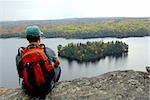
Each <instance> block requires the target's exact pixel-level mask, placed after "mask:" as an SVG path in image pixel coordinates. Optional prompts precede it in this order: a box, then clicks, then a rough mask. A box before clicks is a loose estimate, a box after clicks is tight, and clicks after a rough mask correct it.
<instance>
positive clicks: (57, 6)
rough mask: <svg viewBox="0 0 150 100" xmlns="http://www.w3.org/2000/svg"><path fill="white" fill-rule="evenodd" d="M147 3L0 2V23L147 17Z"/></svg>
mask: <svg viewBox="0 0 150 100" xmlns="http://www.w3.org/2000/svg"><path fill="white" fill-rule="evenodd" d="M149 4H150V3H149V0H0V20H29V19H31V20H34V19H35V20H37V19H61V18H72V17H150V13H149V9H150V6H149Z"/></svg>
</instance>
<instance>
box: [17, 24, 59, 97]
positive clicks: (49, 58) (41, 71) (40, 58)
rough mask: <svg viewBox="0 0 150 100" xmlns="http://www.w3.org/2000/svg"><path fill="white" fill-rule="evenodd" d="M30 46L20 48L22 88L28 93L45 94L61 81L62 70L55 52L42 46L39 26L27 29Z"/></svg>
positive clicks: (19, 60)
mask: <svg viewBox="0 0 150 100" xmlns="http://www.w3.org/2000/svg"><path fill="white" fill-rule="evenodd" d="M26 35H27V36H26V37H27V40H28V41H29V45H28V46H27V47H26V48H23V47H21V48H19V49H18V54H17V56H16V65H17V69H18V75H19V78H22V79H23V82H22V86H23V88H24V89H25V90H27V91H28V93H29V92H30V93H32V94H38V95H39V94H40V95H41V94H45V93H46V92H48V91H49V90H51V89H52V88H53V87H54V83H55V82H57V81H58V80H59V77H60V74H61V69H60V67H59V64H60V62H59V60H58V59H57V57H56V55H55V53H54V51H53V50H51V49H49V48H48V47H45V45H44V44H40V36H41V31H40V29H39V28H38V26H29V27H27V28H26Z"/></svg>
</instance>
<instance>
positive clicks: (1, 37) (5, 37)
mask: <svg viewBox="0 0 150 100" xmlns="http://www.w3.org/2000/svg"><path fill="white" fill-rule="evenodd" d="M148 36H150V34H149V35H144V36H124V37H115V36H105V37H87V38H80V37H77V38H65V37H44V38H64V39H93V38H118V39H122V38H130V37H133V38H134V37H148ZM9 38H26V37H20V36H1V35H0V39H9Z"/></svg>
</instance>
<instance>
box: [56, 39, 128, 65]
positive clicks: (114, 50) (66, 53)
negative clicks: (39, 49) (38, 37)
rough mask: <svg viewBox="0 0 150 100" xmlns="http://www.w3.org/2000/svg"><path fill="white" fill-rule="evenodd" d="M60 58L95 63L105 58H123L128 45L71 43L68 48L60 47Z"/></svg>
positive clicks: (117, 42)
mask: <svg viewBox="0 0 150 100" xmlns="http://www.w3.org/2000/svg"><path fill="white" fill-rule="evenodd" d="M57 48H58V56H60V57H64V58H67V59H69V60H77V61H80V62H82V61H95V60H99V59H100V58H103V57H105V56H121V55H126V54H127V53H128V45H127V44H126V43H123V42H121V41H115V42H114V41H111V42H107V43H104V42H103V41H95V42H89V41H88V42H87V43H86V44H84V43H77V44H73V43H69V44H68V45H66V46H64V47H63V46H62V45H58V47H57Z"/></svg>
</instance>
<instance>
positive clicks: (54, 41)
mask: <svg viewBox="0 0 150 100" xmlns="http://www.w3.org/2000/svg"><path fill="white" fill-rule="evenodd" d="M100 40H103V41H104V42H107V41H116V40H119V41H123V42H125V43H127V44H128V45H129V52H128V55H127V56H121V57H117V58H116V57H105V58H103V59H100V60H99V61H96V62H87V63H78V62H77V61H68V60H67V59H64V58H61V57H59V59H60V61H61V68H62V74H61V78H60V80H72V79H76V78H81V77H92V76H96V75H101V74H103V73H106V72H109V71H114V70H127V69H133V70H137V71H145V66H148V65H150V52H149V51H150V37H130V38H122V39H118V38H94V39H63V38H49V39H42V43H44V44H45V45H46V46H47V47H49V48H51V49H53V50H54V51H55V53H57V46H58V45H59V44H61V45H63V46H64V45H66V44H68V43H71V42H73V43H79V42H82V43H86V42H87V41H100ZM27 45H28V42H27V40H26V39H21V38H8V39H0V87H13V88H16V87H19V82H18V81H19V79H18V74H17V70H16V63H15V56H16V54H17V50H18V48H19V47H21V46H23V47H25V46H27Z"/></svg>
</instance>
